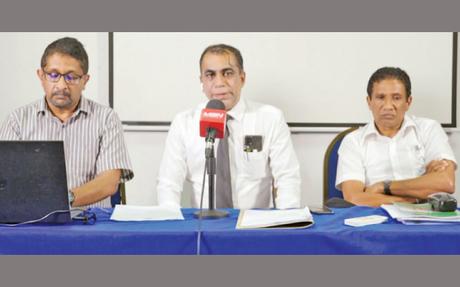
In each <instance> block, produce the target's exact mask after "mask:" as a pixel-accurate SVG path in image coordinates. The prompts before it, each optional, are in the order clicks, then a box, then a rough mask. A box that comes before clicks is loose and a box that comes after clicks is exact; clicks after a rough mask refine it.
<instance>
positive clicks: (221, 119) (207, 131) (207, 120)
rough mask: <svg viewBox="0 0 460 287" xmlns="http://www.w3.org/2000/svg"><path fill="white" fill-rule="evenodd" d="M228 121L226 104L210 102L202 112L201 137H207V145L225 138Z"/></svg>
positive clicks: (216, 101)
mask: <svg viewBox="0 0 460 287" xmlns="http://www.w3.org/2000/svg"><path fill="white" fill-rule="evenodd" d="M226 121H227V113H226V112H225V105H224V103H223V102H222V101H220V100H210V101H209V102H208V104H207V105H206V108H204V109H203V110H202V111H201V117H200V136H201V137H205V138H206V142H207V143H214V140H215V139H216V138H219V139H221V138H223V137H224V135H225V124H226Z"/></svg>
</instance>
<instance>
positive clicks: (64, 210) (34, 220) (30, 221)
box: [0, 209, 70, 227]
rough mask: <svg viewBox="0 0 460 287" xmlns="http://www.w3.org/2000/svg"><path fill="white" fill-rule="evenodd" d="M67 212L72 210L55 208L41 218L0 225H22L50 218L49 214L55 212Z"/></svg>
mask: <svg viewBox="0 0 460 287" xmlns="http://www.w3.org/2000/svg"><path fill="white" fill-rule="evenodd" d="M65 212H70V211H69V210H68V209H61V210H54V211H51V212H50V213H48V214H46V215H45V216H43V217H41V218H39V219H33V220H29V221H24V222H20V223H12V224H8V223H1V224H0V226H6V227H16V226H20V225H26V224H31V223H37V222H40V221H42V220H45V219H46V218H48V217H49V216H51V215H53V214H55V213H65Z"/></svg>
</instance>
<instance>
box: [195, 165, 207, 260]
mask: <svg viewBox="0 0 460 287" xmlns="http://www.w3.org/2000/svg"><path fill="white" fill-rule="evenodd" d="M206 171H207V164H205V165H204V172H203V184H202V185H201V198H200V212H199V213H198V238H197V240H196V255H201V221H202V217H203V216H202V212H203V195H204V183H205V180H206Z"/></svg>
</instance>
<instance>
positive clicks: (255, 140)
mask: <svg viewBox="0 0 460 287" xmlns="http://www.w3.org/2000/svg"><path fill="white" fill-rule="evenodd" d="M262 146H263V141H262V136H257V135H247V136H244V151H245V152H261V151H262Z"/></svg>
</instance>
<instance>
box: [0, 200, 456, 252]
mask: <svg viewBox="0 0 460 287" xmlns="http://www.w3.org/2000/svg"><path fill="white" fill-rule="evenodd" d="M94 211H95V212H96V213H97V218H98V219H97V222H96V223H95V224H94V225H84V224H82V223H81V222H73V223H69V224H64V225H44V224H36V225H28V226H21V227H0V254H196V253H197V238H198V232H197V230H198V220H197V219H195V218H194V217H193V212H194V211H195V209H183V213H184V217H185V220H184V221H163V222H153V221H152V222H114V221H110V220H109V217H110V214H109V213H107V212H104V211H103V210H98V209H95V210H94ZM229 211H230V217H228V218H224V219H214V220H203V221H202V227H201V229H202V233H201V245H200V249H201V254H460V225H439V226H434V225H429V226H427V225H423V226H422V225H417V226H413V225H411V226H407V225H403V224H400V223H398V222H395V221H393V220H390V222H388V223H385V224H379V225H370V226H364V227H349V226H346V225H344V224H343V221H344V219H346V218H351V217H357V216H365V215H372V214H378V215H387V214H386V213H385V211H383V210H382V209H380V208H368V207H352V208H346V209H334V211H335V214H334V215H314V220H315V225H314V226H312V227H310V228H307V229H292V230H276V229H271V230H235V225H236V221H237V218H238V213H239V211H238V210H229Z"/></svg>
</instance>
